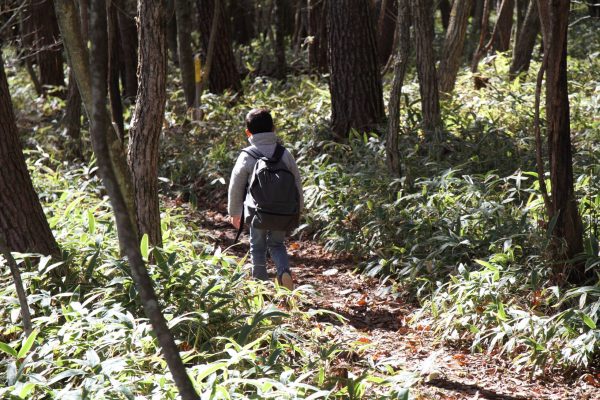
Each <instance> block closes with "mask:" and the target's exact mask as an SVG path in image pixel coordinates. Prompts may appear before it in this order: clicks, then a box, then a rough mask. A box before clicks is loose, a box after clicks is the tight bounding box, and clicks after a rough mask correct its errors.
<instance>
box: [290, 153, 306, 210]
mask: <svg viewBox="0 0 600 400" xmlns="http://www.w3.org/2000/svg"><path fill="white" fill-rule="evenodd" d="M285 156H286V158H287V160H286V161H287V162H286V165H287V167H288V169H289V170H290V172H291V173H292V174H293V175H294V178H295V180H296V187H297V188H298V195H299V197H300V198H299V199H298V202H299V206H300V212H301V213H302V211H303V210H304V193H303V192H302V178H300V171H299V170H298V164H296V160H295V159H294V156H293V155H292V153H290V152H289V151H288V150H287V149H286V154H285Z"/></svg>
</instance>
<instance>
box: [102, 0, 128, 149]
mask: <svg viewBox="0 0 600 400" xmlns="http://www.w3.org/2000/svg"><path fill="white" fill-rule="evenodd" d="M106 7H107V8H106V9H107V17H108V78H107V79H108V98H109V100H110V111H111V112H110V115H111V117H112V124H113V126H114V128H115V131H116V132H117V136H119V139H120V140H121V141H122V142H123V141H124V140H125V121H124V119H123V103H122V102H121V89H120V85H119V72H120V71H119V70H120V68H119V67H120V65H121V63H120V59H119V25H118V16H117V7H116V5H115V2H114V0H108V1H107V2H106Z"/></svg>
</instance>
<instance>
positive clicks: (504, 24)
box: [492, 0, 515, 51]
mask: <svg viewBox="0 0 600 400" xmlns="http://www.w3.org/2000/svg"><path fill="white" fill-rule="evenodd" d="M514 8H515V0H502V4H501V5H500V9H499V10H498V17H497V19H496V25H495V26H494V31H493V32H492V48H493V49H494V50H495V51H507V50H508V49H509V48H510V32H511V30H512V24H513V12H514Z"/></svg>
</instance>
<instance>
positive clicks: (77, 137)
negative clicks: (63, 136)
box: [63, 70, 82, 158]
mask: <svg viewBox="0 0 600 400" xmlns="http://www.w3.org/2000/svg"><path fill="white" fill-rule="evenodd" d="M63 124H64V125H65V128H66V129H67V136H69V137H70V138H71V142H72V151H73V155H74V156H75V157H77V158H81V157H82V148H81V95H80V94H79V89H78V88H77V82H75V75H74V74H73V71H72V70H71V72H69V85H68V86H67V107H66V111H65V116H64V118H63Z"/></svg>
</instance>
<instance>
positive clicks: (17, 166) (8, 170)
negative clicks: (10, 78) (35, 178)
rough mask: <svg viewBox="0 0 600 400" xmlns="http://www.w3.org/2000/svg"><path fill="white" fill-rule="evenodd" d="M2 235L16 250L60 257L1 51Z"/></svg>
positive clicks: (0, 213)
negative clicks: (27, 156) (36, 184)
mask: <svg viewBox="0 0 600 400" xmlns="http://www.w3.org/2000/svg"><path fill="white" fill-rule="evenodd" d="M0 121H2V123H1V124H0V232H2V233H3V234H4V236H5V237H6V242H7V245H8V247H9V248H10V249H11V250H12V251H19V252H22V253H30V252H31V253H41V254H45V255H52V256H54V257H60V249H59V248H58V244H57V243H56V240H55V239H54V236H53V235H52V231H51V230H50V227H49V226H48V221H46V217H45V216H44V210H43V209H42V206H41V204H40V201H39V199H38V196H37V194H36V192H35V189H34V188H33V184H32V182H31V177H30V176H29V172H28V171H27V165H26V163H25V157H24V156H23V151H22V146H21V142H20V141H19V134H18V131H17V125H16V123H15V116H14V113H13V107H12V102H11V97H10V92H9V89H8V82H7V80H6V75H5V73H4V60H3V58H2V53H1V52H0Z"/></svg>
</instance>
